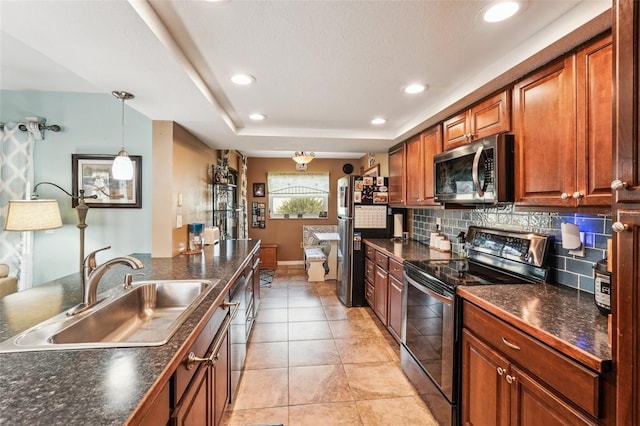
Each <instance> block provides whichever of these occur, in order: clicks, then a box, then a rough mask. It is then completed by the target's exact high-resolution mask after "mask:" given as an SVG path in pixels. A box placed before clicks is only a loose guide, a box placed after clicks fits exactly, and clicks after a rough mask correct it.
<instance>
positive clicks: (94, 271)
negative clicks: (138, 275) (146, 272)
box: [74, 246, 144, 313]
mask: <svg viewBox="0 0 640 426" xmlns="http://www.w3.org/2000/svg"><path fill="white" fill-rule="evenodd" d="M110 248H111V246H107V247H104V248H101V249H98V250H96V251H94V252H91V253H89V255H88V256H87V257H86V258H85V259H84V262H83V263H82V305H81V307H80V308H79V310H76V312H74V313H78V312H81V311H83V310H85V309H87V308H89V307H91V306H92V305H95V304H96V302H97V301H98V296H97V293H98V283H100V279H101V278H102V276H103V275H104V274H105V272H107V271H108V270H109V268H111V267H112V266H115V265H127V266H129V267H130V268H131V269H141V268H144V265H143V264H142V262H140V261H139V260H138V259H136V258H135V257H132V256H121V257H114V258H113V259H110V260H107V261H106V262H104V263H103V264H102V265H100V266H97V265H96V253H98V252H99V251H103V250H108V249H110Z"/></svg>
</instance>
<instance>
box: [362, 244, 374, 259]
mask: <svg viewBox="0 0 640 426" xmlns="http://www.w3.org/2000/svg"><path fill="white" fill-rule="evenodd" d="M364 255H365V257H367V258H368V259H371V260H375V258H376V251H375V249H374V248H373V247H371V246H369V245H365V246H364Z"/></svg>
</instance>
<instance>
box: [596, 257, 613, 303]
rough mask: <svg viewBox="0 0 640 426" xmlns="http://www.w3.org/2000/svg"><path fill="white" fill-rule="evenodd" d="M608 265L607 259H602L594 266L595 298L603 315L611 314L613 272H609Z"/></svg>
mask: <svg viewBox="0 0 640 426" xmlns="http://www.w3.org/2000/svg"><path fill="white" fill-rule="evenodd" d="M607 263H608V262H607V259H602V260H599V261H598V262H597V263H596V264H595V265H593V278H594V290H593V298H594V300H595V302H596V306H597V307H598V311H600V313H601V314H602V315H609V314H610V313H611V296H612V295H611V272H609V271H608V270H607Z"/></svg>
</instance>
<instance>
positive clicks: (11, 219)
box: [4, 200, 62, 231]
mask: <svg viewBox="0 0 640 426" xmlns="http://www.w3.org/2000/svg"><path fill="white" fill-rule="evenodd" d="M61 227H62V218H61V217H60V208H59V207H58V202H57V201H56V200H10V201H9V207H8V210H7V220H6V222H5V224H4V230H5V231H41V230H44V229H55V228H61Z"/></svg>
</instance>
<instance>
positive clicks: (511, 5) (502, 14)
mask: <svg viewBox="0 0 640 426" xmlns="http://www.w3.org/2000/svg"><path fill="white" fill-rule="evenodd" d="M518 10H520V3H518V2H517V1H513V0H509V1H498V2H496V3H493V4H491V5H490V6H489V7H488V8H487V9H486V10H485V11H484V14H483V15H482V18H483V19H484V20H485V21H486V22H500V21H504V20H505V19H508V18H511V17H512V16H513V15H515V14H516V13H517V12H518Z"/></svg>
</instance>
